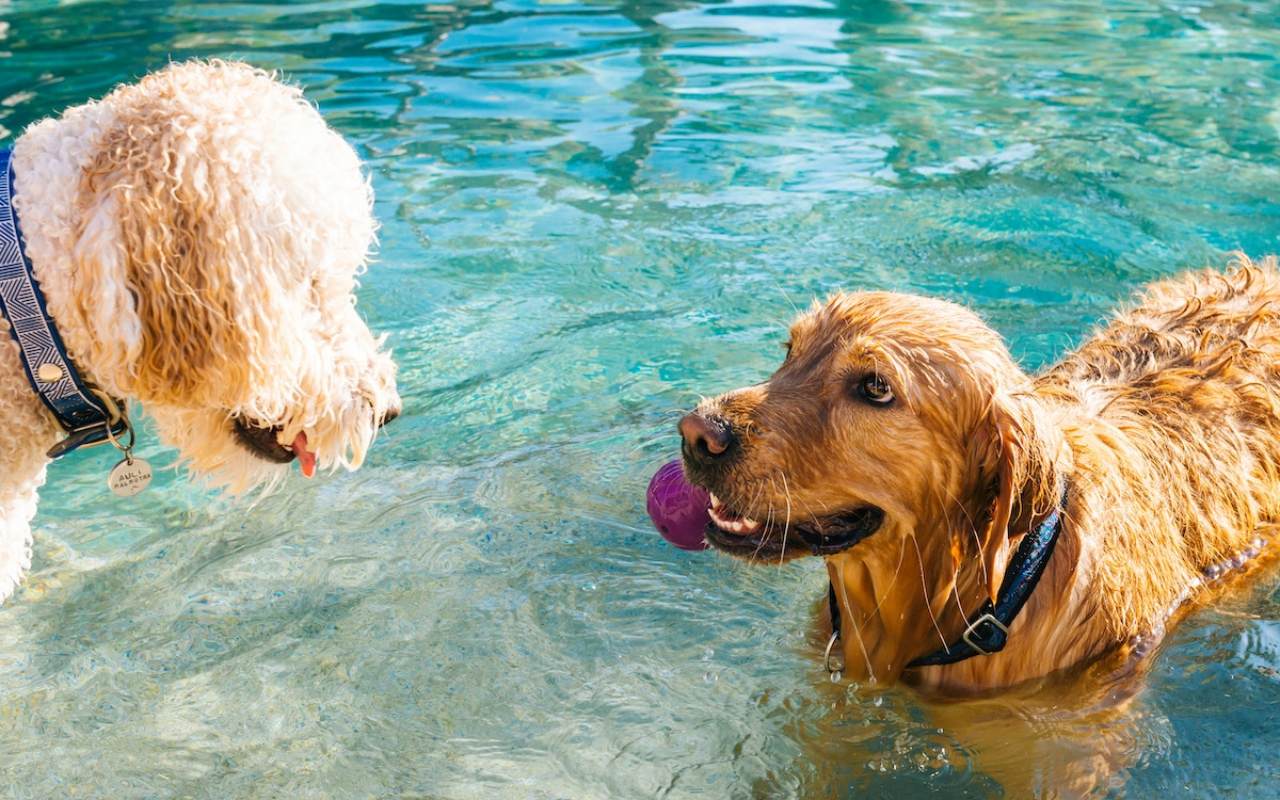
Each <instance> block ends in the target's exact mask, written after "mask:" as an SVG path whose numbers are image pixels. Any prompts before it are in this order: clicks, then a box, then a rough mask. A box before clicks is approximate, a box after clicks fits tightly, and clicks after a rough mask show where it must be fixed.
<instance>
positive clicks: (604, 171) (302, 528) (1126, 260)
mask: <svg viewBox="0 0 1280 800" xmlns="http://www.w3.org/2000/svg"><path fill="white" fill-rule="evenodd" d="M1102 5H1104V6H1105V7H1104V8H1099V7H1098V4H1094V3H1075V2H1039V1H1037V2H1026V3H997V4H991V3H981V2H963V1H961V2H936V3H928V2H925V3H914V2H894V1H892V0H870V1H869V2H835V3H832V2H827V1H825V0H805V1H802V2H793V3H791V4H789V5H765V4H756V3H752V2H745V0H729V1H727V2H717V3H707V4H696V3H692V2H661V1H655V2H636V3H579V2H575V0H567V1H566V0H557V1H556V2H551V1H549V0H548V2H543V3H528V2H514V3H497V4H490V3H484V2H473V3H433V4H425V5H424V4H422V3H410V2H348V1H346V0H317V2H308V3H297V4H285V5H265V4H256V3H252V2H244V3H219V4H207V3H195V2H168V3H162V2H149V1H148V2H128V3H124V2H115V3H111V2H96V1H93V0H90V1H89V2H78V3H68V4H61V3H53V2H24V1H22V0H17V1H15V0H0V59H2V63H3V70H2V71H0V145H4V144H7V143H8V142H10V141H11V139H12V137H13V136H14V135H16V134H17V133H18V132H20V131H21V130H22V129H23V128H24V127H25V126H26V125H28V124H30V123H31V122H33V121H34V120H36V119H39V118H40V117H42V116H44V115H47V114H51V113H56V112H57V111H58V110H60V109H61V108H63V107H65V106H67V105H69V104H73V103H78V102H82V101H84V100H86V99H88V98H90V97H95V96H99V95H101V94H102V93H104V92H105V91H107V90H108V89H109V88H110V87H111V86H112V85H113V84H115V83H116V82H118V81H122V80H127V79H133V78H135V77H137V76H139V75H141V74H142V73H144V72H145V71H147V70H148V69H151V68H155V67H157V66H160V65H163V64H164V63H166V62H167V61H169V60H170V59H182V58H187V57H191V56H212V55H219V56H235V57H240V58H244V59H247V60H249V61H251V62H253V63H255V64H257V65H260V66H263V67H267V68H273V69H279V70H281V71H283V72H285V73H286V74H287V75H288V76H290V77H291V78H292V79H293V80H295V81H297V82H298V83H300V84H301V85H303V86H304V87H305V88H306V91H307V94H308V96H309V97H311V98H312V99H313V100H314V101H315V102H317V103H318V104H319V106H320V108H321V110H322V111H323V112H324V114H325V116H326V117H327V119H328V120H329V121H330V122H331V123H332V124H333V125H334V126H336V127H337V128H338V129H340V130H341V131H342V132H343V133H344V134H345V135H346V136H348V137H349V138H350V139H351V140H352V141H353V142H354V143H356V145H357V147H358V148H359V150H360V152H361V154H362V155H363V156H364V157H365V158H366V159H367V161H368V164H369V168H370V170H371V172H372V175H373V180H374V184H375V188H376V191H377V193H378V209H377V210H378V214H379V217H380V219H381V220H382V223H383V228H382V231H381V242H382V244H381V254H380V257H379V263H378V264H377V265H376V267H375V268H374V269H373V270H372V271H371V272H370V273H369V274H368V275H367V276H366V277H365V279H364V282H363V287H362V289H361V296H360V304H361V305H360V307H361V309H362V310H363V312H364V313H365V314H366V315H367V317H368V318H369V320H370V322H371V323H372V325H373V326H374V327H375V328H376V329H378V330H381V331H385V332H387V333H389V334H390V335H391V340H392V342H393V344H394V346H395V349H396V352H397V358H398V360H399V362H400V364H401V392H402V394H403V395H404V398H405V402H406V406H405V414H404V416H403V417H402V418H401V419H400V420H399V421H398V422H397V423H396V425H395V426H393V427H392V428H391V429H390V430H389V431H388V433H387V435H386V437H385V438H384V439H383V440H382V441H380V443H379V446H378V447H377V448H376V449H375V452H374V454H373V457H372V459H371V462H370V463H369V465H368V466H367V467H366V468H365V469H364V470H362V471H361V472H359V473H357V474H354V475H342V476H330V477H328V478H327V479H323V480H320V481H316V482H312V483H304V482H302V481H301V480H297V479H295V480H293V481H291V482H290V483H289V485H288V486H287V487H286V488H285V489H284V490H282V491H281V492H279V493H278V494H276V495H274V496H272V497H270V498H267V499H265V500H263V501H262V502H261V503H259V504H258V505H257V507H256V508H246V507H244V506H241V505H231V504H226V503H223V502H221V501H218V500H216V499H214V498H211V497H209V496H207V495H206V494H205V493H204V492H203V491H202V490H200V489H199V488H198V487H193V486H191V485H190V484H189V483H187V482H186V481H184V480H182V479H181V477H180V476H175V475H173V474H171V473H170V474H167V475H166V474H161V475H160V476H159V479H158V480H157V486H156V487H155V488H153V489H151V490H148V491H147V492H146V493H144V494H143V495H141V497H140V498H139V499H138V500H137V501H136V502H129V501H125V500H117V499H114V498H112V497H110V496H109V495H108V494H107V493H106V491H105V488H104V486H103V485H102V484H103V478H104V475H105V471H106V469H107V467H108V466H109V464H107V463H106V458H107V457H106V456H103V455H102V454H101V453H100V452H97V451H89V452H86V453H84V454H79V455H76V456H73V457H71V458H69V459H66V460H64V461H62V462H59V463H58V464H57V465H56V466H55V467H54V468H53V469H52V470H51V479H50V484H49V486H48V487H47V490H46V491H45V493H44V495H43V499H42V505H41V509H40V515H39V517H38V518H37V526H38V527H37V531H38V532H37V539H36V551H35V570H34V572H33V574H32V575H31V577H30V579H29V580H28V582H27V584H26V587H25V589H24V590H23V591H22V592H21V593H20V594H19V595H18V596H17V597H16V598H15V599H14V600H13V601H11V602H10V603H8V604H7V605H5V606H4V607H3V609H0V722H2V723H3V724H0V752H2V753H3V754H4V755H3V761H2V763H0V775H2V776H3V778H2V779H0V787H3V792H4V794H5V795H7V796H26V797H62V796H76V797H110V798H120V797H161V796H193V797H263V798H271V797H320V796H333V797H366V796H369V797H372V796H400V795H408V796H420V797H441V798H494V797H532V798H575V799H580V798H597V797H599V798H604V797H636V798H651V797H663V796H665V797H671V798H677V797H693V796H702V797H714V798H723V797H741V798H748V797H793V796H795V797H815V798H817V797H824V798H825V797H832V796H837V797H842V796H847V797H863V796H892V797H910V796H919V795H926V794H931V793H937V794H938V795H940V796H947V797H961V796H966V797H988V796H1000V795H1006V796H1025V795H1026V794H1027V793H1028V792H1031V791H1038V792H1041V793H1044V794H1050V795H1051V794H1054V793H1055V792H1059V791H1064V792H1065V791H1070V790H1072V789H1073V787H1074V788H1078V787H1079V784H1077V783H1074V781H1077V780H1078V778H1079V776H1080V775H1081V774H1083V775H1086V776H1095V777H1096V776H1102V777H1101V778H1098V780H1099V781H1100V785H1099V786H1095V787H1094V788H1095V789H1096V790H1098V791H1111V792H1115V793H1122V794H1126V795H1129V796H1134V797H1151V796H1160V795H1165V796H1186V795H1188V794H1193V795H1200V796H1218V795H1226V794H1234V795H1236V796H1249V797H1258V796H1277V788H1276V787H1277V786H1278V785H1280V767H1277V765H1276V763H1277V762H1276V758H1275V752H1276V749H1277V747H1278V746H1280V705H1278V701H1277V697H1280V693H1278V691H1277V689H1278V687H1280V595H1277V594H1276V591H1275V586H1276V580H1275V577H1274V575H1272V576H1271V577H1269V578H1266V579H1265V581H1264V583H1265V585H1262V586H1261V588H1260V590H1259V591H1258V592H1256V593H1254V594H1252V595H1250V596H1248V597H1242V598H1235V599H1233V600H1231V601H1230V602H1227V603H1225V604H1224V605H1223V606H1222V607H1219V608H1216V609H1214V610H1212V611H1204V612H1201V613H1198V614H1196V615H1194V616H1192V617H1191V618H1190V619H1189V620H1188V621H1187V622H1186V623H1185V624H1183V625H1182V626H1181V627H1179V628H1178V629H1177V630H1176V631H1175V633H1174V635H1173V636H1172V637H1171V639H1170V641H1169V642H1168V643H1167V645H1166V647H1165V648H1164V649H1163V650H1162V652H1161V654H1160V656H1159V657H1158V659H1157V660H1156V661H1155V663H1154V666H1153V668H1152V671H1151V673H1150V674H1148V675H1146V676H1145V677H1143V678H1142V679H1141V680H1140V684H1141V685H1140V686H1138V687H1137V691H1136V694H1135V696H1134V697H1133V698H1132V699H1130V700H1129V701H1128V702H1127V703H1123V704H1121V705H1119V706H1118V707H1116V706H1115V705H1114V702H1112V703H1106V702H1101V701H1098V702H1096V703H1095V701H1094V700H1091V699H1088V698H1085V697H1081V696H1078V695H1072V694H1068V695H1065V696H1058V697H1057V698H1056V699H1045V698H1044V697H1035V698H1020V697H1009V698H1003V699H996V700H990V701H983V702H982V703H974V704H971V705H965V706H961V707H957V706H955V705H954V704H931V703H927V702H925V701H924V700H922V699H921V698H919V697H918V696H916V695H914V694H913V693H911V692H909V691H905V690H893V691H888V692H877V691H866V690H856V689H853V688H852V687H844V686H833V685H831V684H830V683H828V682H827V681H826V676H825V674H824V672H823V670H822V668H821V665H820V663H819V658H818V650H817V649H816V648H817V644H818V643H817V638H818V636H819V635H818V633H817V632H816V629H815V626H814V622H813V621H814V620H815V619H816V612H817V610H818V609H819V607H820V602H821V599H822V597H823V586H824V576H823V571H822V570H821V569H820V568H819V565H818V564H817V563H816V562H813V561H804V562H802V563H799V564H795V565H792V566H789V567H786V568H784V569H779V570H749V569H747V568H745V567H743V566H740V565H738V564H736V563H731V562H729V561H728V560H726V559H724V558H717V557H715V556H713V555H711V554H705V553H704V554H689V553H683V552H679V551H676V550H674V549H672V548H670V547H667V546H665V545H664V544H663V543H662V541H661V540H659V539H658V538H657V536H656V535H655V534H654V533H653V532H652V531H651V530H650V528H649V527H648V523H647V520H646V519H645V516H644V509H643V502H642V498H643V492H644V487H645V484H646V481H647V479H648V476H649V475H650V474H651V472H652V470H653V469H654V468H656V466H657V465H659V464H660V463H662V462H663V461H665V460H666V459H668V458H670V457H672V456H673V455H674V453H675V450H676V439H675V434H674V427H673V423H674V420H675V418H676V415H677V412H678V411H679V410H680V409H681V408H685V407H688V406H689V405H691V403H692V402H693V401H694V400H695V399H696V396H697V394H698V393H699V392H701V393H707V394H710V393H713V392H717V391H720V390H723V389H726V388H730V387H732V386H735V385H740V384H742V383H745V382H750V381H755V380H757V379H759V378H761V377H762V376H764V375H766V374H767V373H768V372H769V371H770V370H771V368H772V365H774V364H775V363H776V362H777V360H778V357H779V355H780V350H779V343H780V342H781V341H782V339H783V338H784V337H783V325H784V323H785V321H786V319H787V318H788V317H789V316H791V315H792V313H793V312H794V309H795V308H797V307H802V306H804V305H805V304H807V303H808V302H809V301H810V299H811V298H813V297H814V296H819V295H822V294H825V293H826V292H828V291H831V290H833V289H835V288H837V287H876V288H888V289H896V290H908V291H918V292H926V293H934V294H941V295H944V296H947V297H950V298H953V299H957V300H961V301H963V302H966V303H969V304H971V305H973V306H975V307H977V308H978V309H979V310H980V311H981V312H982V313H983V314H984V315H986V316H987V318H988V319H989V320H991V321H992V323H993V324H994V325H995V326H996V327H997V328H998V329H999V330H1000V331H1002V332H1003V333H1004V334H1005V335H1006V336H1008V338H1009V340H1010V343H1011V346H1012V348H1013V350H1014V352H1015V354H1016V355H1018V356H1019V357H1020V358H1021V359H1022V360H1023V361H1024V363H1025V364H1027V365H1028V367H1032V368H1034V367H1038V366H1040V365H1042V364H1044V363H1046V362H1047V361H1049V360H1051V359H1052V358H1054V357H1055V356H1056V355H1057V354H1058V353H1060V352H1061V351H1062V350H1063V349H1064V348H1065V347H1067V346H1069V345H1070V344H1071V343H1073V342H1075V341H1077V340H1078V338H1079V337H1080V335H1081V333H1082V332H1083V331H1084V330H1085V329H1086V328H1087V326H1088V325H1089V324H1091V323H1092V322H1093V321H1094V320H1096V319H1097V318H1098V317H1099V316H1100V315H1101V314H1103V313H1105V311H1106V310H1107V309H1109V308H1111V307H1112V306H1113V305H1114V304H1115V303H1116V302H1118V301H1119V300H1120V299H1122V298H1124V297H1125V296H1126V295H1127V294H1128V293H1129V292H1130V291H1131V289H1132V288H1133V287H1135V286H1136V285H1138V284H1140V283H1142V282H1144V281H1147V280H1150V279H1152V278H1154V277H1157V276H1159V275H1163V274H1166V273H1169V272H1172V271H1174V270H1177V269H1180V268H1184V267H1188V266H1199V265H1203V264H1206V263H1220V262H1221V261H1222V254H1223V253H1224V252H1225V251H1227V250H1230V249H1233V248H1242V249H1244V250H1246V251H1249V252H1250V253H1253V254H1262V253H1267V252H1274V251H1276V250H1278V249H1280V245H1278V241H1277V231H1278V230H1280V206H1278V205H1277V201H1276V199H1275V197H1276V191H1275V189H1276V187H1277V186H1280V128H1278V125H1280V103H1278V101H1277V99H1276V98H1277V97H1280V63H1277V57H1276V53H1277V52H1280V25H1278V23H1280V13H1278V12H1277V10H1276V8H1275V7H1274V6H1273V5H1272V4H1268V3H1261V2H1257V3H1247V2H1231V3H1221V4H1197V5H1192V4H1186V3H1173V2H1167V3H1137V2H1107V3H1105V4H1102ZM142 454H143V455H145V456H146V457H148V458H151V459H152V460H153V461H155V462H161V463H162V462H164V461H165V460H166V458H169V456H168V455H167V454H166V453H164V452H163V451H161V450H160V449H159V448H158V447H157V446H156V445H155V444H154V439H151V440H149V441H148V444H147V446H145V447H143V448H142ZM1112 688H1113V687H1110V686H1109V685H1107V684H1106V683H1105V682H1103V683H1102V688H1101V689H1100V690H1099V691H1100V692H1102V693H1103V694H1105V693H1106V692H1107V691H1110V690H1111V689H1112ZM1133 689H1134V687H1132V686H1131V687H1129V688H1128V689H1127V691H1128V690H1133ZM1090 704H1093V705H1090ZM961 717H963V718H964V719H963V720H962V722H963V724H960V723H961V719H960V718H961ZM984 726H985V728H986V730H987V731H988V735H986V736H980V737H978V738H977V739H974V738H972V737H970V736H968V734H966V733H965V731H972V730H976V729H982V728H983V727H984ZM992 731H994V732H996V734H998V735H995V736H992V735H989V734H990V732H992ZM967 737H968V738H967ZM993 741H994V742H1000V743H998V744H992V742H993ZM984 743H985V744H984ZM1099 759H1103V760H1107V761H1108V762H1109V763H1105V764H1104V763H1100V761H1099Z"/></svg>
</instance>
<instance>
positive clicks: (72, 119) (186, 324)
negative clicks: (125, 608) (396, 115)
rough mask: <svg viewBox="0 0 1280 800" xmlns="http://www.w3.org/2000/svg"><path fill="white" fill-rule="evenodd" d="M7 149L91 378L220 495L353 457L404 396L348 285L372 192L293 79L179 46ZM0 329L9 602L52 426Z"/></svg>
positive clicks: (75, 352) (29, 231)
mask: <svg viewBox="0 0 1280 800" xmlns="http://www.w3.org/2000/svg"><path fill="white" fill-rule="evenodd" d="M13 151H14V155H13V159H14V161H13V163H14V172H15V180H14V205H15V208H16V209H17V211H18V213H19V216H20V219H21V225H22V232H23V235H24V237H25V240H26V252H27V254H28V256H29V257H30V259H31V261H32V264H33V266H34V269H35V273H36V276H37V278H38V279H39V281H40V286H41V288H42V289H43V291H44V294H45V297H46V300H47V302H48V307H49V310H50V313H51V314H52V316H53V318H54V320H55V322H56V323H57V325H58V328H59V330H60V331H61V334H62V337H63V339H64V341H65V343H66V345H67V347H68V349H69V351H70V354H71V356H72V358H73V360H74V361H75V363H76V364H77V365H78V367H79V369H80V371H81V372H82V373H83V375H84V377H85V378H86V379H87V380H89V381H91V382H92V383H94V384H96V385H97V386H98V387H100V388H102V389H103V390H105V391H107V392H109V393H111V394H112V395H114V396H116V397H118V398H124V399H127V400H130V401H134V402H137V403H141V405H142V406H143V407H144V408H145V410H146V411H147V413H149V414H150V416H151V417H152V418H153V419H154V421H155V423H156V428H157V429H158V430H159V432H160V435H161V438H162V439H163V440H164V441H165V442H166V443H167V444H169V445H172V446H174V447H176V448H177V449H178V450H179V452H180V454H181V457H182V459H183V460H184V461H185V462H186V463H187V464H189V465H190V466H191V467H192V468H193V469H194V470H195V471H197V472H198V473H201V474H203V475H206V476H208V477H209V478H210V479H211V480H212V482H214V483H215V484H220V485H223V486H226V487H228V488H229V489H231V490H232V491H243V490H246V489H249V488H252V487H257V486H264V485H269V484H271V483H273V482H275V481H278V480H279V479H280V478H281V476H282V475H283V474H284V472H285V470H286V469H287V466H286V463H285V462H286V461H287V460H288V459H291V458H292V457H293V456H294V455H295V454H297V455H299V456H301V457H302V458H303V459H304V463H305V465H306V466H307V467H308V469H307V470H306V471H310V469H311V468H313V466H314V463H315V462H318V463H319V464H320V465H321V466H337V465H342V466H346V467H349V468H355V467H357V466H358V465H359V464H360V463H361V461H362V459H363V458H364V455H365V452H366V450H367V448H368V447H369V445H370V443H371V441H372V440H373V438H374V435H375V432H376V430H377V427H378V425H379V423H381V422H382V421H384V420H385V419H386V418H388V417H390V416H394V414H395V413H397V412H398V409H399V398H398V396H397V394H396V389H395V367H394V365H393V363H392V361H391V359H390V356H389V354H388V353H387V352H386V351H385V348H384V347H383V345H382V342H381V340H379V339H377V338H375V337H374V336H373V335H372V334H371V333H370V332H369V329H368V328H367V327H366V326H365V324H364V322H363V321H362V320H361V318H360V316H359V315H358V314H357V313H356V309H355V301H354V295H353V290H354V288H355V275H356V273H357V272H358V271H359V270H360V269H361V268H362V267H363V266H364V264H365V260H366V256H367V253H368V250H369V247H370V244H371V243H372V241H373V237H374V231H375V223H374V220H373V216H372V213H371V203H372V197H371V193H370V190H369V185H368V181H367V180H366V178H365V177H364V175H363V173H362V171H361V168H360V163H359V160H358V159H357V157H356V154H355V152H354V151H353V150H352V149H351V147H350V146H349V145H348V144H347V143H346V142H345V141H343V139H342V138H341V137H340V136H339V135H338V134H336V133H335V132H334V131H333V130H331V129H330V128H329V127H328V126H326V125H325V123H324V121H323V120H322V119H321V117H320V115H319V113H318V112H317V111H316V109H315V108H314V107H312V106H311V105H310V104H308V103H307V102H306V101H305V100H304V99H303V97H302V95H301V93H300V92H299V91H298V90H297V89H295V88H291V87H288V86H285V85H283V84H281V83H279V82H278V81H276V80H275V79H273V78H272V77H271V76H269V75H267V74H266V73H264V72H261V71H259V70H255V69H252V68H250V67H248V66H245V65H243V64H235V63H223V62H190V63H185V64H177V65H173V66H170V67H168V68H166V69H164V70H161V71H159V72H157V73H154V74H152V75H149V76H147V77H145V78H144V79H142V80H141V81H140V82H139V83H137V84H135V85H129V86H122V87H120V88H118V89H116V90H115V91H114V92H112V93H111V94H110V95H108V96H107V97H105V98H104V99H102V100H101V101H98V102H92V103H88V104H85V105H82V106H78V107H75V108H72V109H70V110H68V111H67V112H66V113H64V114H63V115H62V116H61V117H60V118H58V119H47V120H44V121H43V122H40V123H37V124H35V125H33V126H32V127H31V128H29V129H28V130H27V131H25V132H24V133H23V134H22V135H21V136H20V137H19V138H18V139H17V141H16V143H15V144H14V148H13ZM0 326H4V331H3V332H2V333H0V416H2V417H3V419H4V425H3V427H2V428H0V437H2V440H3V445H2V446H0V600H2V599H4V598H5V597H7V596H8V595H10V594H11V593H12V592H13V590H14V588H15V587H16V586H17V584H18V582H19V580H20V579H21V576H22V573H23V572H24V571H25V570H26V569H27V568H28V566H29V564H30V546H31V530H30V523H31V520H32V517H33V515H34V514H35V511H36V496H37V490H38V488H39V487H40V485H41V484H42V483H43V482H44V480H45V467H46V464H47V461H48V459H47V458H46V457H45V455H44V453H45V451H46V450H47V449H48V448H49V447H50V446H51V445H52V444H53V443H54V442H55V441H57V439H58V438H59V437H60V431H59V429H58V428H57V427H56V425H55V423H54V421H53V419H52V417H51V416H50V415H49V414H48V412H47V411H46V410H45V409H44V407H43V406H42V405H41V403H40V401H39V400H38V399H37V397H36V396H35V394H33V392H32V390H31V388H30V387H29V386H28V384H27V381H26V378H25V377H24V376H23V372H22V368H21V364H20V362H19V357H18V352H19V351H18V348H17V345H16V344H15V343H14V342H13V341H12V339H11V338H10V336H9V334H8V332H7V322H0ZM254 431H257V432H258V433H259V434H261V435H252V433H253V432H254ZM264 432H265V433H264ZM105 469H106V468H105V466H104V474H105ZM105 491H106V489H105V486H104V492H105Z"/></svg>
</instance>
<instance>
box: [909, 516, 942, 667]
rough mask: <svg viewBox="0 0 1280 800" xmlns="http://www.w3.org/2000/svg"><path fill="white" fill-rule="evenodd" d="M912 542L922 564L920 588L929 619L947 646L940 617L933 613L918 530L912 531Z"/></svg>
mask: <svg viewBox="0 0 1280 800" xmlns="http://www.w3.org/2000/svg"><path fill="white" fill-rule="evenodd" d="M911 542H912V544H914V545H915V548H916V563H917V564H919V565H920V590H921V591H922V592H923V593H924V607H925V610H926V611H928V612H929V619H930V620H931V621H932V622H933V629H934V630H935V631H937V632H938V641H940V642H942V646H943V647H946V646H947V637H946V636H945V635H944V634H943V633H942V628H941V627H939V625H938V618H937V617H936V616H934V614H933V598H931V597H929V584H928V581H927V580H926V579H925V576H924V555H923V554H922V553H921V552H920V542H919V540H917V539H916V532H915V531H912V532H911Z"/></svg>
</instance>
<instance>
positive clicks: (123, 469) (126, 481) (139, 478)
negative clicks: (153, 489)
mask: <svg viewBox="0 0 1280 800" xmlns="http://www.w3.org/2000/svg"><path fill="white" fill-rule="evenodd" d="M150 484H151V465H150V464H148V463H147V462H146V460H145V459H142V458H133V457H132V456H128V455H126V456H125V457H124V459H123V460H122V461H121V462H120V463H119V464H116V465H115V466H114V467H112V468H111V473H110V474H108V475H107V486H110V487H111V491H113V492H115V493H116V495H117V496H119V497H133V496H134V495H135V494H137V493H138V492H140V491H142V490H143V489H145V488H147V486H149V485H150Z"/></svg>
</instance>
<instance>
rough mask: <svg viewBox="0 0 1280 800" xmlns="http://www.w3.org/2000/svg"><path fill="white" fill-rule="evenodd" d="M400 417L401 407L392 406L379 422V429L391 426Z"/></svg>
mask: <svg viewBox="0 0 1280 800" xmlns="http://www.w3.org/2000/svg"><path fill="white" fill-rule="evenodd" d="M398 416H400V406H399V405H394V406H391V407H390V408H388V409H387V410H386V412H385V413H384V414H383V415H382V419H381V420H380V421H379V422H378V427H380V428H381V427H385V426H387V425H390V424H391V423H392V422H393V421H394V420H395V418H396V417H398Z"/></svg>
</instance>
